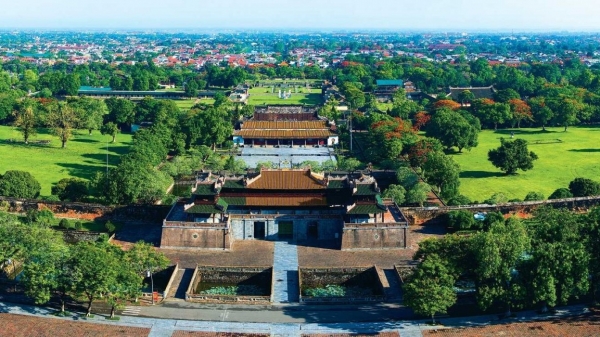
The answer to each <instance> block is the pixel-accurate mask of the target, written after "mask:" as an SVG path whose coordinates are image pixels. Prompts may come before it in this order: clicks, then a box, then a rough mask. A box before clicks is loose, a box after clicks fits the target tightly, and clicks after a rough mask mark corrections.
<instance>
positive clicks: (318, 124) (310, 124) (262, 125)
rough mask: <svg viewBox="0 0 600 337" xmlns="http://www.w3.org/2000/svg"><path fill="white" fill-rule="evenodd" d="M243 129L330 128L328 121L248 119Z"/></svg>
mask: <svg viewBox="0 0 600 337" xmlns="http://www.w3.org/2000/svg"><path fill="white" fill-rule="evenodd" d="M242 129H244V130H247V129H268V130H275V129H294V130H300V129H328V127H327V122H326V121H247V122H245V123H244V126H243V127H242Z"/></svg>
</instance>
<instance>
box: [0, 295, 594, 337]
mask: <svg viewBox="0 0 600 337" xmlns="http://www.w3.org/2000/svg"><path fill="white" fill-rule="evenodd" d="M154 308H157V307H153V309H154ZM205 309H209V308H205ZM237 309H238V310H233V308H230V309H225V308H221V311H220V312H218V310H216V311H217V314H219V315H220V314H223V313H225V316H223V317H222V319H217V320H212V321H194V320H185V319H158V318H144V317H128V316H122V317H121V320H120V321H116V322H115V321H107V320H105V319H104V317H102V316H100V315H96V316H95V317H94V318H92V319H89V320H87V322H91V323H102V324H111V325H125V326H137V327H147V328H150V329H151V330H150V335H149V336H152V337H162V336H165V337H170V336H171V335H172V334H173V332H174V331H176V330H186V331H205V332H246V333H252V332H254V333H263V334H265V333H266V334H271V335H272V336H276V335H282V336H300V335H301V334H316V333H320V334H357V333H362V334H370V333H376V332H386V331H395V332H398V333H399V334H400V336H402V337H421V336H422V331H423V330H427V329H442V328H444V326H445V327H461V326H477V325H487V324H494V323H501V324H505V323H510V322H515V321H525V320H542V319H550V318H557V317H564V316H569V315H578V314H583V313H586V312H587V308H586V307H585V306H582V305H578V306H570V307H564V308H560V309H559V310H557V312H556V313H554V314H549V315H538V314H537V313H535V312H534V311H524V312H518V313H516V317H515V318H512V319H510V320H501V321H499V319H498V316H497V315H487V316H474V317H457V318H443V319H441V322H442V323H443V324H444V326H430V325H427V324H424V322H425V321H422V320H413V321H387V322H386V321H379V322H362V323H361V322H352V321H351V320H352V317H353V316H352V314H351V312H352V311H357V310H350V311H348V312H346V313H345V315H344V316H343V317H338V322H345V323H325V322H317V323H278V322H275V321H272V322H271V323H244V322H235V321H230V320H231V318H232V315H231V312H239V311H242V309H244V308H243V307H239V308H237ZM279 309H280V311H284V312H285V309H282V308H279ZM311 309H312V308H311ZM223 310H225V311H223ZM180 311H182V312H183V311H197V309H196V310H185V309H180ZM208 311H210V310H208ZM208 311H204V312H203V313H204V314H207V313H208ZM227 311H230V315H229V316H228V315H227ZM250 311H257V312H261V309H255V310H250ZM326 311H327V308H326V307H324V310H323V311H320V312H316V313H315V315H321V314H323V312H326ZM0 312H5V313H12V314H20V315H34V316H38V317H46V318H48V317H52V318H54V319H63V320H77V319H78V316H74V317H66V318H57V317H56V316H53V315H52V313H54V312H55V311H54V310H52V309H46V308H41V307H35V306H28V305H18V304H10V303H3V302H0ZM262 312H263V315H265V316H268V317H275V316H274V315H273V312H272V311H262ZM338 313H340V312H338ZM233 316H234V315H233ZM206 318H208V317H206Z"/></svg>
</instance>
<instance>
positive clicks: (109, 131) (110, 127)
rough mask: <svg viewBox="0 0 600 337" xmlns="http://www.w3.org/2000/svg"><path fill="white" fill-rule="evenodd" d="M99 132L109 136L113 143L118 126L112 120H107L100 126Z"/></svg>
mask: <svg viewBox="0 0 600 337" xmlns="http://www.w3.org/2000/svg"><path fill="white" fill-rule="evenodd" d="M100 133H101V134H103V135H109V136H111V137H112V143H114V142H115V138H117V134H118V133H119V127H118V126H117V124H115V123H113V122H108V123H106V124H104V125H102V127H100Z"/></svg>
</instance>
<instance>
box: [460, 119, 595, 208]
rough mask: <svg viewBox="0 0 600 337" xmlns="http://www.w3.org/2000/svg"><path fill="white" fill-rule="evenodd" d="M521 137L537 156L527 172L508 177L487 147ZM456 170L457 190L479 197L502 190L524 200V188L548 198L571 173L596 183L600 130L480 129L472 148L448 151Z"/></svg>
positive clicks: (579, 128) (570, 176) (510, 196)
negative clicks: (499, 167) (496, 164)
mask: <svg viewBox="0 0 600 337" xmlns="http://www.w3.org/2000/svg"><path fill="white" fill-rule="evenodd" d="M511 132H514V134H515V139H516V138H522V139H525V140H527V141H528V142H529V151H533V152H535V153H536V154H537V155H538V157H539V159H538V160H536V161H535V162H534V164H533V169H532V170H529V171H525V172H523V171H518V174H517V175H513V176H507V175H505V174H504V173H503V172H501V171H500V170H499V169H497V168H496V167H494V166H493V165H492V164H491V163H490V162H489V161H488V160H487V153H488V151H489V150H490V149H493V148H497V147H498V146H500V137H505V138H510V133H511ZM453 158H454V160H455V161H456V162H457V163H459V164H460V168H461V174H460V177H461V186H460V191H461V194H464V195H466V196H468V197H469V198H471V199H472V200H474V201H480V202H481V201H483V200H485V199H487V198H488V197H490V196H491V195H492V194H493V193H496V192H503V193H504V194H505V195H506V196H507V197H508V198H509V199H513V198H518V199H523V198H525V195H526V194H527V193H528V192H531V191H537V192H542V193H543V194H544V196H545V197H546V198H547V197H548V196H549V195H550V194H551V193H552V192H554V190H556V189H557V188H560V187H568V185H569V182H570V181H571V180H573V179H574V178H576V177H585V178H590V179H593V180H597V181H600V178H599V177H600V128H593V127H571V128H569V129H568V130H567V132H563V128H547V131H546V132H542V131H541V129H504V130H498V131H496V132H494V131H493V130H484V131H482V132H481V133H480V134H479V145H478V146H477V147H476V148H474V149H472V150H471V151H466V150H463V153H462V154H460V153H457V154H454V155H453Z"/></svg>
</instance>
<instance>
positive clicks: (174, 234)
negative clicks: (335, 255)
mask: <svg viewBox="0 0 600 337" xmlns="http://www.w3.org/2000/svg"><path fill="white" fill-rule="evenodd" d="M192 194H193V195H192V197H190V198H187V199H184V200H180V201H179V202H177V203H175V204H174V205H173V207H172V209H171V211H170V212H169V214H168V216H167V217H166V219H165V220H164V221H163V228H162V239H161V247H172V248H175V247H176V248H181V247H187V248H204V249H229V248H230V247H231V244H232V243H233V242H235V241H238V240H284V239H285V240H297V241H303V240H338V241H339V243H340V247H341V249H373V248H375V249H377V248H379V249H386V248H406V246H407V234H408V230H407V229H408V223H407V221H406V219H405V217H404V216H403V215H402V213H401V211H400V210H399V209H398V207H397V205H395V204H394V203H393V202H392V201H390V200H383V199H382V198H381V194H380V189H379V187H378V185H377V181H376V180H375V179H374V178H373V177H372V176H370V175H365V174H362V173H354V174H350V173H336V174H334V173H329V174H317V173H315V172H313V171H311V170H310V169H296V170H261V171H260V172H254V173H248V174H245V175H241V176H239V175H238V176H227V175H218V174H214V173H212V172H199V173H198V174H197V179H196V182H195V184H194V186H193V188H192Z"/></svg>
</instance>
